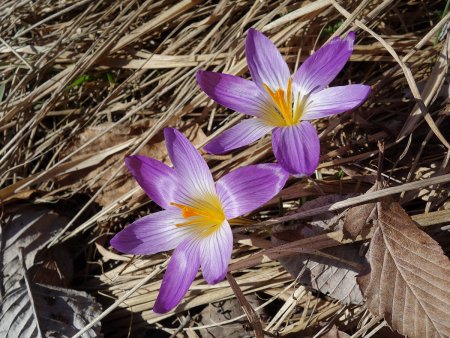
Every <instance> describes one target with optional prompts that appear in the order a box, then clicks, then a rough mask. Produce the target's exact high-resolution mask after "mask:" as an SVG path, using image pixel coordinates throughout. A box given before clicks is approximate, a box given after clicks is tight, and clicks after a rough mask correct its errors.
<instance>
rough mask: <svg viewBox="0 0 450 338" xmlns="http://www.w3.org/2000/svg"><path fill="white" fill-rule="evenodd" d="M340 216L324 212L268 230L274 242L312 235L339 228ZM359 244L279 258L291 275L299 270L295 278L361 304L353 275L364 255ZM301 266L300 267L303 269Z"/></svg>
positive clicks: (330, 198) (331, 199) (322, 200)
mask: <svg viewBox="0 0 450 338" xmlns="http://www.w3.org/2000/svg"><path fill="white" fill-rule="evenodd" d="M344 198H345V196H342V195H327V196H323V197H319V198H317V199H315V200H313V201H310V202H307V203H305V204H304V205H303V206H302V207H301V208H300V211H306V210H308V209H311V208H317V207H320V206H321V205H326V204H330V203H335V202H338V201H340V200H342V199H344ZM342 224H343V222H342V217H341V216H340V215H339V214H338V213H335V212H328V213H326V214H323V215H321V216H320V218H316V219H313V220H311V221H310V222H308V224H301V223H300V224H298V223H297V224H294V225H288V226H275V227H273V232H272V244H273V245H274V246H277V245H281V244H285V243H287V242H292V241H295V240H298V239H302V238H308V237H312V236H315V235H318V234H321V233H323V232H324V231H334V230H340V229H342ZM359 248H360V245H358V244H346V245H340V246H337V247H332V248H327V249H323V250H321V254H320V255H311V254H304V253H301V254H297V255H293V256H289V257H285V258H281V259H279V261H280V263H281V265H282V266H283V267H284V268H285V269H286V270H287V271H288V272H289V273H290V274H291V275H292V276H294V277H297V276H298V275H299V273H300V272H302V273H301V274H300V276H299V282H300V283H302V284H305V285H308V286H310V287H312V288H314V289H315V290H318V291H320V292H322V293H324V294H326V295H328V296H330V297H332V298H334V299H337V300H339V301H341V302H342V303H344V304H361V303H362V302H363V296H362V294H361V291H360V289H359V287H358V284H357V282H356V276H357V275H358V274H359V273H360V270H361V268H360V267H362V266H364V264H365V263H366V262H365V258H364V257H362V256H361V255H360V254H359V251H360V249H359ZM303 269H304V270H303Z"/></svg>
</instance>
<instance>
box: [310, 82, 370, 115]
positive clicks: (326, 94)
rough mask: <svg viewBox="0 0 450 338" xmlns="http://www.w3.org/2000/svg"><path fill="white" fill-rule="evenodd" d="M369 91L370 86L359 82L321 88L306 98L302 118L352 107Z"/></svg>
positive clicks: (330, 113) (333, 112) (332, 113)
mask: <svg viewBox="0 0 450 338" xmlns="http://www.w3.org/2000/svg"><path fill="white" fill-rule="evenodd" d="M369 93H370V86H364V85H360V84H354V85H348V86H340V87H331V88H326V89H323V90H321V91H320V92H316V93H314V94H312V95H311V96H310V97H309V98H308V101H307V104H306V107H305V114H304V116H303V119H305V120H312V119H319V118H321V117H325V116H329V115H334V114H339V113H342V112H344V111H347V110H350V109H353V108H355V107H357V106H359V105H360V104H361V103H363V102H364V100H365V99H366V98H367V96H368V95H369Z"/></svg>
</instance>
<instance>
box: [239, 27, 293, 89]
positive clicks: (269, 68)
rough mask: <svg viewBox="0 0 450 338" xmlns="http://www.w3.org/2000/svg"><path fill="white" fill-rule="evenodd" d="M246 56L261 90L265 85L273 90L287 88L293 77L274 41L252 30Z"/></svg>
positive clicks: (253, 77) (249, 34)
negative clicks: (290, 77)
mask: <svg viewBox="0 0 450 338" xmlns="http://www.w3.org/2000/svg"><path fill="white" fill-rule="evenodd" d="M245 55H246V58H247V63H248V68H249V70H250V74H251V76H252V80H253V81H254V82H256V84H257V85H258V86H259V87H260V88H264V87H263V84H264V83H265V84H266V85H267V86H269V87H270V88H271V89H272V90H276V89H278V88H285V87H286V86H287V83H288V79H289V76H290V75H291V73H290V71H289V67H288V65H287V64H286V62H285V61H284V60H283V57H282V56H281V54H280V52H279V51H278V49H277V47H275V45H274V44H273V43H272V41H270V40H269V39H268V38H267V37H266V36H264V35H263V34H262V33H260V32H258V31H257V30H255V29H252V28H250V29H249V30H248V33H247V39H246V41H245Z"/></svg>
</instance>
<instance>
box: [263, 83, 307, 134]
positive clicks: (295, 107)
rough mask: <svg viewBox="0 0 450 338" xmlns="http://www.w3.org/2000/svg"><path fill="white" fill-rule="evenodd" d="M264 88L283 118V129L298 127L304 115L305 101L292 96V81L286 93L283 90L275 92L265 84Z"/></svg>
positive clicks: (279, 89)
mask: <svg viewBox="0 0 450 338" xmlns="http://www.w3.org/2000/svg"><path fill="white" fill-rule="evenodd" d="M263 86H264V89H265V90H266V91H267V93H269V95H270V97H271V98H272V102H273V103H274V105H275V107H276V110H277V113H278V114H279V115H280V116H281V118H282V121H283V123H282V125H281V127H283V126H293V125H296V124H297V123H298V122H299V121H300V119H301V117H302V115H303V108H304V102H303V101H304V100H300V97H293V96H292V79H291V78H289V79H288V83H287V90H286V91H285V90H284V89H283V88H278V89H277V90H276V91H273V90H272V89H270V88H269V86H268V85H266V84H265V83H263ZM276 120H278V119H276Z"/></svg>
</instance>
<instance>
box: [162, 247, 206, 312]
mask: <svg viewBox="0 0 450 338" xmlns="http://www.w3.org/2000/svg"><path fill="white" fill-rule="evenodd" d="M199 248H200V247H199V243H198V240H195V239H185V240H184V241H183V242H182V243H181V244H180V245H179V246H178V247H177V248H176V249H175V251H174V252H173V255H172V257H171V259H170V262H169V265H168V266H167V270H166V273H165V274H164V277H163V280H162V283H161V288H160V290H159V294H158V297H157V298H156V301H155V305H154V306H153V311H154V312H156V313H166V312H169V311H170V310H172V309H173V308H175V307H176V306H177V305H178V304H179V303H180V302H181V300H182V299H183V297H184V295H185V294H186V292H187V291H188V289H189V287H190V286H191V284H192V282H193V281H194V279H195V276H196V275H197V271H198V269H199V267H200V252H199Z"/></svg>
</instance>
